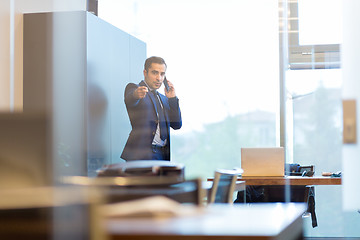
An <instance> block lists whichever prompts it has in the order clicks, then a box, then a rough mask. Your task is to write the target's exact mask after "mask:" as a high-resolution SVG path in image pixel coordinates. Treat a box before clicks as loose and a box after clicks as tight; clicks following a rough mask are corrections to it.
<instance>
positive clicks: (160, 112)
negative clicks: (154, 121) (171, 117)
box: [151, 90, 168, 141]
mask: <svg viewBox="0 0 360 240" xmlns="http://www.w3.org/2000/svg"><path fill="white" fill-rule="evenodd" d="M151 92H152V93H153V94H154V97H155V103H156V113H157V116H158V121H159V126H160V138H161V140H163V141H164V140H165V139H167V135H168V134H167V128H166V122H165V115H164V110H163V108H162V106H161V104H160V99H159V96H158V94H157V91H156V90H155V91H151Z"/></svg>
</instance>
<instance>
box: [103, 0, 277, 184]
mask: <svg viewBox="0 0 360 240" xmlns="http://www.w3.org/2000/svg"><path fill="white" fill-rule="evenodd" d="M204 6H206V7H204ZM98 10H99V13H98V15H99V17H100V18H103V19H105V20H106V21H108V22H110V23H112V24H114V25H115V26H117V27H119V28H120V29H122V30H124V31H126V32H128V33H130V34H132V35H134V36H136V37H138V38H139V39H141V40H143V41H144V42H146V43H147V55H148V57H149V56H153V55H155V56H162V57H163V58H165V59H166V60H167V63H168V65H169V68H168V69H167V78H168V79H169V81H171V82H173V83H174V84H175V85H176V91H177V96H178V97H179V99H180V107H181V110H182V117H183V126H182V129H181V131H177V132H174V133H172V137H171V144H172V150H171V151H172V154H171V156H172V161H176V162H182V163H184V164H185V165H186V166H187V168H186V169H187V171H186V175H187V177H198V176H201V177H204V178H206V177H208V176H211V175H212V174H213V171H214V169H216V168H233V167H240V166H239V165H240V148H241V147H246V146H263V147H266V146H276V145H278V142H279V140H278V133H277V132H278V131H277V129H278V112H279V110H278V109H279V80H278V79H279V73H278V69H279V67H278V62H279V60H278V56H279V43H278V3H277V1H268V0H261V1H252V0H237V1H231V0H225V1H224V0H222V1H220V0H217V1H205V0H198V1H183V0H182V1H165V0H158V1H148V0H146V1H144V0H137V1H121V2H120V1H114V0H102V1H99V8H98ZM154 13H156V14H154ZM129 19H130V20H131V21H129ZM140 80H141V79H139V80H137V81H136V82H139V81H140ZM162 88H163V87H161V89H162ZM162 91H163V90H162Z"/></svg>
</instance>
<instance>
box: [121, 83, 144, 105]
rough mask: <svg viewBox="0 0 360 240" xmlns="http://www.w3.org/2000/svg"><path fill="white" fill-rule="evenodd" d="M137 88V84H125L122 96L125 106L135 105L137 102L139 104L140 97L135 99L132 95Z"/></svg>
mask: <svg viewBox="0 0 360 240" xmlns="http://www.w3.org/2000/svg"><path fill="white" fill-rule="evenodd" d="M137 88H138V85H136V84H134V83H129V84H128V85H126V88H125V93H124V98H125V104H126V106H127V107H130V108H131V107H135V106H136V105H137V104H139V102H140V99H136V98H135V97H134V91H135V90H136V89H137Z"/></svg>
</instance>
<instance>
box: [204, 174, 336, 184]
mask: <svg viewBox="0 0 360 240" xmlns="http://www.w3.org/2000/svg"><path fill="white" fill-rule="evenodd" d="M212 180H213V178H209V179H208V181H212ZM238 181H245V184H246V185H300V186H306V185H341V178H332V177H323V176H314V177H301V176H286V177H239V178H238Z"/></svg>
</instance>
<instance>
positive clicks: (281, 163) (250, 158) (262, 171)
mask: <svg viewBox="0 0 360 240" xmlns="http://www.w3.org/2000/svg"><path fill="white" fill-rule="evenodd" d="M284 167H285V156H284V148H283V147H268V148H241V168H242V169H243V170H244V173H243V174H242V176H243V177H283V176H284V175H285V174H284Z"/></svg>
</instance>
